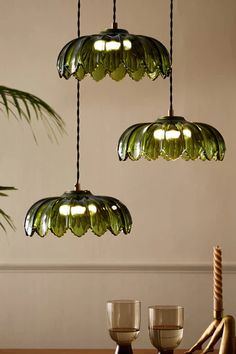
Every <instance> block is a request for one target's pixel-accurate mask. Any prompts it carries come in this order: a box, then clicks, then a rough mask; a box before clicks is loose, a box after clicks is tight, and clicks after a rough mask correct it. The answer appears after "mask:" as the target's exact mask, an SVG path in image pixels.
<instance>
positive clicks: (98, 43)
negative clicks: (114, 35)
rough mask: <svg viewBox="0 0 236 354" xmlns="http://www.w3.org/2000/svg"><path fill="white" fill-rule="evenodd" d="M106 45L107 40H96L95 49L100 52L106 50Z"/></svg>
mask: <svg viewBox="0 0 236 354" xmlns="http://www.w3.org/2000/svg"><path fill="white" fill-rule="evenodd" d="M105 46H106V42H105V41H103V40H99V41H96V42H94V49H96V50H98V51H100V52H101V51H103V50H105Z"/></svg>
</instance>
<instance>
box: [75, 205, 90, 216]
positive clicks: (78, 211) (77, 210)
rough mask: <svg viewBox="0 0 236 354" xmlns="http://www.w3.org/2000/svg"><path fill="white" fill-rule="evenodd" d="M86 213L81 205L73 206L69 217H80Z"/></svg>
mask: <svg viewBox="0 0 236 354" xmlns="http://www.w3.org/2000/svg"><path fill="white" fill-rule="evenodd" d="M85 211H86V208H85V207H84V206H82V205H75V206H73V207H71V215H72V216H74V215H82V214H84V213H85Z"/></svg>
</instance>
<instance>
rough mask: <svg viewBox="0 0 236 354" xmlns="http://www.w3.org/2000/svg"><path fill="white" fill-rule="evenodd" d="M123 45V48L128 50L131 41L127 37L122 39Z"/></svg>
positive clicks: (130, 46)
mask: <svg viewBox="0 0 236 354" xmlns="http://www.w3.org/2000/svg"><path fill="white" fill-rule="evenodd" d="M123 46H124V49H125V50H130V49H131V48H132V43H131V42H130V40H129V39H124V40H123Z"/></svg>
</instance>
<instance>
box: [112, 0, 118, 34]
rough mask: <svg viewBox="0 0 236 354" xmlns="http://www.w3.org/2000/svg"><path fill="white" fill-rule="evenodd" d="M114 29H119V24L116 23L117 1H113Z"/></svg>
mask: <svg viewBox="0 0 236 354" xmlns="http://www.w3.org/2000/svg"><path fill="white" fill-rule="evenodd" d="M113 28H114V29H116V28H117V22H116V0H113Z"/></svg>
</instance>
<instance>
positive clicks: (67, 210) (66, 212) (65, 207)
mask: <svg viewBox="0 0 236 354" xmlns="http://www.w3.org/2000/svg"><path fill="white" fill-rule="evenodd" d="M59 213H60V214H61V215H65V216H67V215H69V214H70V206H69V205H65V204H64V205H61V206H60V208H59Z"/></svg>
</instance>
